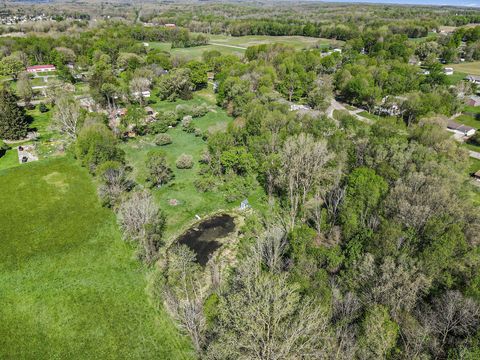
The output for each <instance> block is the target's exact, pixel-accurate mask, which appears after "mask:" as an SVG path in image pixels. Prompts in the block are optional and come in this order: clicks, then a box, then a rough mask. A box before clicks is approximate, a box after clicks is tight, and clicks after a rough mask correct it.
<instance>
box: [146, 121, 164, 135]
mask: <svg viewBox="0 0 480 360" xmlns="http://www.w3.org/2000/svg"><path fill="white" fill-rule="evenodd" d="M167 131H168V124H167V123H165V122H163V121H155V122H154V123H151V124H149V126H148V132H149V133H150V134H161V133H166V132H167Z"/></svg>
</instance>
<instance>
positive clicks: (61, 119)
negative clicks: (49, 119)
mask: <svg viewBox="0 0 480 360" xmlns="http://www.w3.org/2000/svg"><path fill="white" fill-rule="evenodd" d="M79 120H80V106H79V105H78V103H77V102H76V100H75V99H74V98H73V96H71V95H69V94H63V95H61V96H60V97H59V98H57V99H56V101H55V110H54V112H53V124H54V126H55V127H56V128H57V129H58V130H59V131H60V132H62V133H64V134H66V135H67V136H68V137H69V138H71V139H76V137H77V131H78V124H79Z"/></svg>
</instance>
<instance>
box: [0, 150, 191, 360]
mask: <svg viewBox="0 0 480 360" xmlns="http://www.w3.org/2000/svg"><path fill="white" fill-rule="evenodd" d="M0 188H1V190H2V191H1V192H0V204H1V206H0V234H1V236H0V254H1V257H0V358H1V359H154V358H155V359H187V358H189V357H190V354H191V351H190V345H189V342H188V341H187V340H186V338H184V337H182V336H180V335H179V333H178V331H177V329H176V327H175V326H174V324H173V323H172V321H171V320H170V319H169V317H168V316H167V315H166V314H165V313H164V312H163V311H162V310H161V309H158V308H156V307H155V306H154V305H152V301H151V298H149V295H148V292H147V290H146V289H147V286H148V284H147V272H148V270H147V269H146V268H144V267H143V266H142V265H141V263H140V262H138V261H137V260H136V259H135V257H134V249H133V247H132V245H130V244H127V243H126V242H124V241H123V240H122V239H121V236H120V233H119V230H118V228H117V225H116V220H115V216H114V214H113V213H112V212H111V211H110V210H107V209H104V208H102V207H101V206H100V204H99V201H98V199H97V196H96V193H95V187H94V185H93V183H92V180H91V177H90V175H89V174H88V173H87V171H86V170H85V169H83V168H80V167H79V166H78V165H77V164H76V163H75V162H74V161H73V160H71V159H69V158H56V159H50V160H43V161H39V162H35V163H30V164H25V165H22V166H18V167H14V168H10V169H6V170H2V171H0Z"/></svg>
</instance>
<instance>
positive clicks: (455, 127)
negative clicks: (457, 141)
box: [447, 120, 475, 133]
mask: <svg viewBox="0 0 480 360" xmlns="http://www.w3.org/2000/svg"><path fill="white" fill-rule="evenodd" d="M447 128H449V129H451V130H457V131H461V132H465V133H466V132H468V131H471V130H475V129H474V128H473V127H471V126H467V125H462V124H458V123H456V122H455V121H451V120H450V121H449V122H448V124H447Z"/></svg>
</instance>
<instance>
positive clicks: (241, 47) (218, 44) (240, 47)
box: [209, 42, 247, 50]
mask: <svg viewBox="0 0 480 360" xmlns="http://www.w3.org/2000/svg"><path fill="white" fill-rule="evenodd" d="M209 44H210V45H215V46H223V47H229V48H233V49H241V50H247V48H246V47H243V46H235V45H227V44H220V43H213V42H211V43H209Z"/></svg>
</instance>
